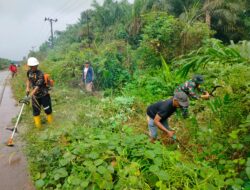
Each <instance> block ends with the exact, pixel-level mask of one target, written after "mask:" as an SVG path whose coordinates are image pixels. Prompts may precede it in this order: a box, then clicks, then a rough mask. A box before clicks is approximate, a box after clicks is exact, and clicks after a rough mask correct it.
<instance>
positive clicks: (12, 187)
mask: <svg viewBox="0 0 250 190" xmlns="http://www.w3.org/2000/svg"><path fill="white" fill-rule="evenodd" d="M8 75H9V72H8V71H0V190H34V189H35V188H34V187H33V185H32V183H31V180H30V178H29V175H28V171H27V162H26V159H25V157H24V155H23V154H22V152H21V149H22V146H21V143H20V142H19V140H18V135H15V137H14V143H15V146H14V147H8V146H6V145H5V144H6V142H7V141H8V139H9V137H10V135H11V131H8V130H6V129H5V128H6V127H11V128H12V127H14V124H13V123H11V120H12V118H13V117H16V116H17V115H18V113H19V111H20V108H21V107H18V106H16V101H15V100H14V99H13V98H12V92H11V88H10V86H9V85H8V82H7V83H6V84H7V85H6V87H5V89H4V84H5V82H6V80H5V79H6V78H7V77H8ZM3 90H4V93H3ZM1 98H2V101H1Z"/></svg>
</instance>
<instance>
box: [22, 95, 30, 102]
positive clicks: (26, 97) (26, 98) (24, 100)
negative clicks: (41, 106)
mask: <svg viewBox="0 0 250 190" xmlns="http://www.w3.org/2000/svg"><path fill="white" fill-rule="evenodd" d="M30 99H31V96H25V97H24V98H23V99H22V101H23V102H24V103H29V102H30Z"/></svg>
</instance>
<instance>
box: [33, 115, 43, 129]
mask: <svg viewBox="0 0 250 190" xmlns="http://www.w3.org/2000/svg"><path fill="white" fill-rule="evenodd" d="M34 121H35V126H36V128H38V129H40V128H42V124H41V117H40V115H38V116H34Z"/></svg>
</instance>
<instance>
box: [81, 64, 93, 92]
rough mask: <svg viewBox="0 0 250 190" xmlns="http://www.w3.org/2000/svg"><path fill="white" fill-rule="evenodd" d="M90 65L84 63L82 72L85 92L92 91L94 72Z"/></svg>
mask: <svg viewBox="0 0 250 190" xmlns="http://www.w3.org/2000/svg"><path fill="white" fill-rule="evenodd" d="M90 64H91V63H90V62H89V61H86V62H85V66H84V68H83V72H82V81H83V83H84V85H85V89H86V91H87V92H92V91H93V81H94V70H93V68H92V67H91V66H90Z"/></svg>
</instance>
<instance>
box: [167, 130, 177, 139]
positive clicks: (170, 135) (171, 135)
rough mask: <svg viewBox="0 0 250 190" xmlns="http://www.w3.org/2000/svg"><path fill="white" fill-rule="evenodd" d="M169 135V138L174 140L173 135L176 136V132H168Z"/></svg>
mask: <svg viewBox="0 0 250 190" xmlns="http://www.w3.org/2000/svg"><path fill="white" fill-rule="evenodd" d="M167 133H168V136H169V137H170V138H172V137H173V135H174V133H175V131H168V132H167Z"/></svg>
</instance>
